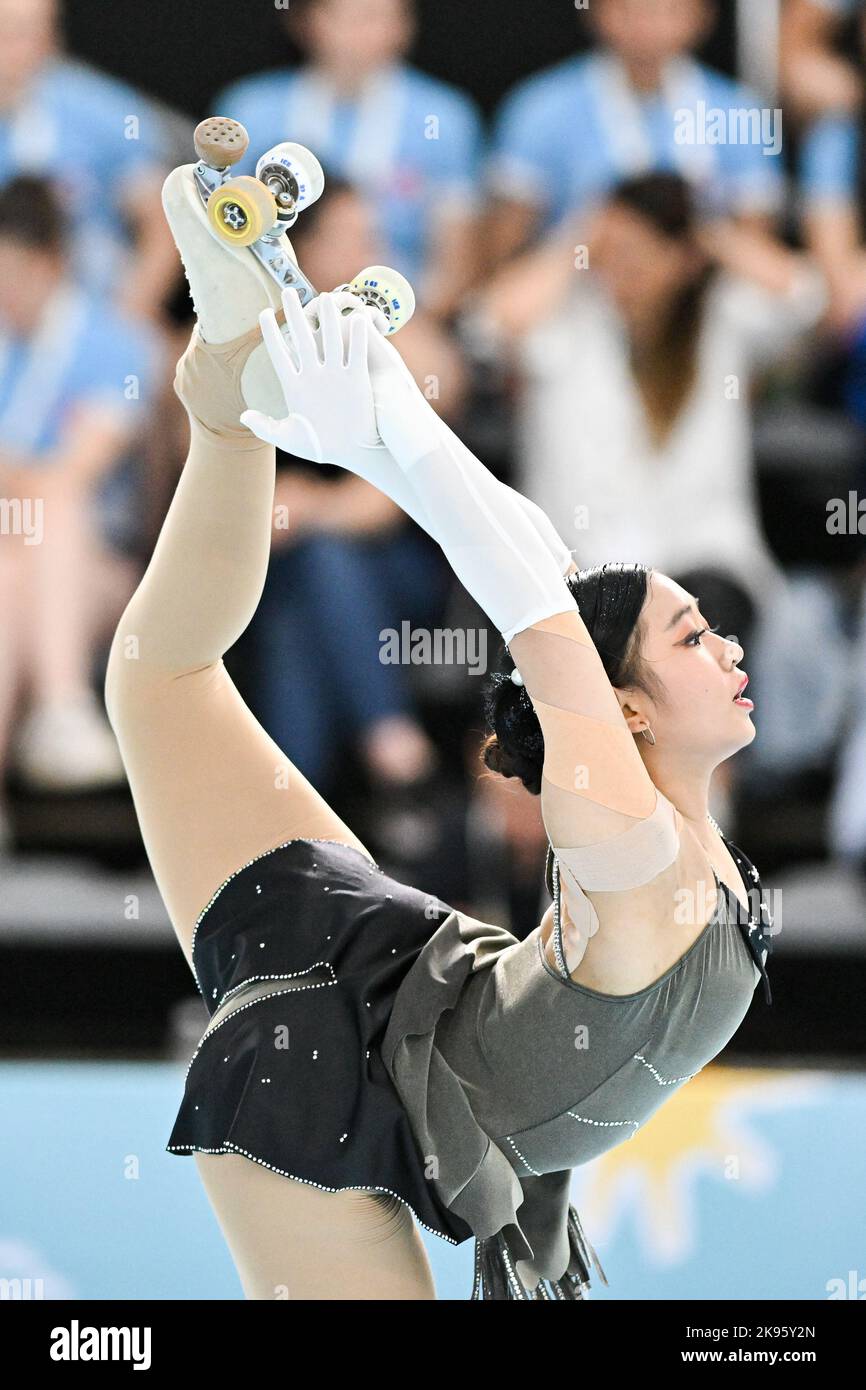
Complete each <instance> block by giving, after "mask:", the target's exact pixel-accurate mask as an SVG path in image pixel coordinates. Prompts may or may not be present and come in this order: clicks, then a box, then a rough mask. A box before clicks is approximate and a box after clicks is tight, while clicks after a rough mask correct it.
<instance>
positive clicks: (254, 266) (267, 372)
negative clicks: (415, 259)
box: [162, 116, 415, 417]
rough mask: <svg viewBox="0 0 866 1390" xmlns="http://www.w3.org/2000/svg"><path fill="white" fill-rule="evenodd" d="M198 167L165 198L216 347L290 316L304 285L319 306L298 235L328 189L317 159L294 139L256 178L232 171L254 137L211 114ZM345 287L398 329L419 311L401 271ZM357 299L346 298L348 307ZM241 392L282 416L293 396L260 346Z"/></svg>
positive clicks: (370, 272)
mask: <svg viewBox="0 0 866 1390" xmlns="http://www.w3.org/2000/svg"><path fill="white" fill-rule="evenodd" d="M194 142H195V151H196V154H197V156H198V162H197V163H196V164H184V165H181V166H180V167H179V168H177V169H174V170H173V171H172V173H171V174H169V176H168V178H167V179H166V181H165V184H164V185H163V191H162V203H163V208H164V210H165V215H166V218H167V220H168V224H169V226H170V228H171V231H172V235H173V236H174V239H175V242H176V243H177V247H178V250H179V251H180V256H181V260H182V262H183V266H184V271H185V273H186V277H187V280H188V282H189V287H190V293H191V295H192V300H193V306H194V308H195V312H196V316H197V318H198V327H199V332H200V334H201V337H202V339H203V340H204V342H206V343H211V344H220V343H227V342H231V341H232V340H234V339H236V338H238V337H239V336H240V335H241V334H244V333H248V332H249V331H250V330H251V329H253V328H255V327H257V325H258V318H259V314H260V313H261V311H262V310H263V309H266V308H269V307H270V308H273V309H274V310H275V311H277V313H278V316H279V317H280V320H281V321H282V307H281V296H282V292H283V291H284V290H286V289H292V290H295V291H296V292H297V294H298V297H299V298H300V300H301V303H302V304H304V305H306V304H309V303H310V301H311V300H312V299H314V298H315V297H316V295H317V294H318V293H319V291H318V290H316V289H315V288H314V286H313V285H312V284H311V283H310V281H309V280H308V279H307V277H306V276H305V275H304V273H303V271H302V270H301V267H300V266H299V265H298V260H297V257H296V256H295V253H294V250H293V249H292V243H291V241H290V240H289V236H288V232H289V230H290V229H291V228H292V227H293V226H294V224H295V222H296V221H297V219H298V217H299V216H300V214H301V213H302V212H303V210H304V209H305V208H307V207H309V206H310V205H311V204H312V203H314V202H315V201H316V199H317V198H319V197H321V194H322V191H323V189H324V186H325V176H324V174H323V172H322V166H321V165H320V163H319V161H318V160H317V159H316V157H315V155H313V154H311V152H310V151H309V150H307V149H305V148H304V146H303V145H296V144H293V143H291V142H289V141H286V142H284V143H283V144H280V145H275V146H274V148H273V149H271V150H268V151H267V153H266V154H263V155H262V157H261V159H260V160H259V161H258V164H257V166H256V174H255V177H252V176H251V175H238V176H234V175H233V174H232V169H233V167H234V165H236V164H237V163H238V161H239V160H240V159H242V158H243V156H244V155H245V153H246V151H247V148H248V146H249V136H248V135H247V132H246V130H245V129H244V127H243V126H242V125H241V124H240V122H239V121H233V120H230V119H229V118H227V117H223V116H211V117H209V118H208V119H207V120H205V121H202V122H201V124H200V125H198V126H197V127H196V130H195V135H194ZM336 288H337V289H338V290H343V291H347V292H348V294H349V295H351V296H353V297H354V298H356V299H358V300H360V301H362V302H363V303H365V304H369V305H372V306H374V307H375V308H377V309H379V310H380V311H381V312H382V313H383V314H384V316H385V319H386V320H387V323H388V333H389V334H391V333H396V332H397V330H398V329H399V328H401V327H402V326H403V324H405V323H407V322H408V321H409V319H410V318H411V317H412V314H413V312H414V308H415V297H414V295H413V293H412V288H411V286H410V285H409V283H408V281H407V280H406V279H404V277H403V276H402V275H400V274H399V273H398V272H397V271H394V270H389V269H387V267H384V266H371V267H369V268H368V269H366V270H363V271H361V272H360V274H359V275H357V276H356V277H355V279H354V280H352V281H351V283H349V284H348V285H339V286H337V287H336ZM351 308H352V304H351V301H349V300H348V299H347V300H346V307H345V309H344V312H345V313H349V312H351ZM241 391H242V394H243V397H244V400H245V401H246V403H247V405H248V406H249V408H250V409H252V410H260V411H263V412H264V413H265V414H267V415H273V416H276V417H279V416H281V415H283V414H284V413H285V400H284V396H283V392H282V389H281V387H280V385H279V383H278V381H277V378H276V375H275V374H274V371H273V368H272V366H271V362H270V358H269V357H268V353H267V349H266V348H265V346H264V344H263V343H260V344H259V345H258V346H257V347H256V348H255V349H254V351H253V352H252V353H251V354H250V356H249V359H248V360H247V363H246V365H245V367H244V370H243V376H242V379H241Z"/></svg>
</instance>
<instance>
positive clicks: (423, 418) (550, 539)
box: [241, 290, 573, 604]
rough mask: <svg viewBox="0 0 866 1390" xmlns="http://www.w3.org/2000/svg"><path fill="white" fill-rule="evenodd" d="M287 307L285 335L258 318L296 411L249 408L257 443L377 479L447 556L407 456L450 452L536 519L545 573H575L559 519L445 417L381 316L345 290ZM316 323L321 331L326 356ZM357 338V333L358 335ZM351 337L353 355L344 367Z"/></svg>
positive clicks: (287, 298)
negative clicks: (282, 414) (496, 469)
mask: <svg viewBox="0 0 866 1390" xmlns="http://www.w3.org/2000/svg"><path fill="white" fill-rule="evenodd" d="M283 305H284V309H285V314H286V323H287V326H288V329H289V335H288V337H287V336H285V335H284V334H283V332H282V331H281V329H280V327H279V325H278V324H277V322H276V317H275V315H274V312H273V310H272V309H267V310H265V311H264V312H263V313H262V314H261V315H260V322H261V326H262V334H263V337H264V341H265V344H266V347H267V350H268V355H269V356H270V359H271V362H272V363H273V366H274V370H275V371H276V373H277V376H278V379H279V381H280V383H281V384H282V386H283V391H284V393H285V396H286V403H287V406H288V409H289V414H288V415H287V417H286V418H285V419H284V420H272V419H270V417H268V416H266V415H262V414H260V413H259V412H257V411H253V410H247V411H245V412H244V413H243V415H242V416H241V421H242V423H243V424H245V425H247V426H248V428H249V429H251V430H252V431H253V433H254V434H256V435H258V437H259V438H260V439H265V440H267V441H268V442H269V443H273V444H276V445H278V446H279V447H280V448H283V449H285V450H287V451H288V452H290V453H292V454H295V455H296V456H297V457H299V458H307V459H311V460H312V461H313V462H317V463H322V462H331V463H336V464H339V465H340V466H341V467H343V468H347V469H348V470H349V471H350V472H353V473H355V474H357V476H358V477H361V478H364V479H365V480H366V481H367V482H369V483H372V484H373V486H374V487H377V488H379V490H380V491H381V492H383V493H385V495H386V496H387V497H390V498H391V499H392V500H393V501H394V502H396V503H397V505H398V506H399V507H400V508H401V509H402V510H403V511H404V512H406V514H407V515H408V516H410V517H412V519H413V520H414V521H415V522H416V523H417V524H418V525H419V526H420V527H421V528H422V529H423V530H424V531H426V532H427V534H428V535H430V536H432V538H433V539H434V540H435V541H437V542H438V544H439V545H441V546H442V549H443V550H444V551H445V553H446V554H448V546H447V542H446V538H445V535H443V534H441V524H437V523H434V522H433V521H432V520H431V515H430V512H429V509H428V506H427V505H426V504H425V502H424V500H423V499H422V498H421V496H419V493H418V490H417V489H416V487H414V486H413V483H412V480H411V477H410V475H409V473H408V472H407V471H406V464H405V460H406V459H407V458H409V457H411V458H412V459H413V460H417V459H418V458H420V457H422V456H424V454H429V453H431V452H435V451H436V450H437V449H444V450H446V451H447V457H448V459H449V462H450V463H451V465H452V466H453V465H454V463H457V464H458V466H459V468H460V469H461V470H462V472H463V473H464V474H465V475H466V476H467V477H474V478H475V479H476V480H477V479H478V478H479V477H481V478H482V480H483V487H484V490H485V491H486V492H487V494H488V495H492V494H493V493H495V492H498V493H500V494H501V495H502V504H501V505H505V506H506V507H508V508H510V509H511V510H512V511H513V510H514V509H518V510H519V511H520V512H521V513H522V521H521V523H520V524H521V525H522V526H523V527H525V526H526V522H527V521H528V522H530V523H531V525H532V527H533V530H534V535H533V536H532V548H533V551H534V552H536V553H539V552H540V551H541V549H542V548H543V550H544V551H546V554H545V555H544V559H543V568H544V569H549V567H550V562H551V559H552V560H553V562H554V564H555V566H556V569H557V572H558V575H559V577H560V579H561V578H562V576H564V575H565V574H567V573H568V571H569V569H570V568H572V564H573V562H572V557H571V552H570V551H569V550H568V548H567V547H566V545H565V542H564V541H563V540H562V539H561V537H560V536H559V534H558V533H557V531H556V529H555V528H554V526H553V524H552V522H551V521H550V520H549V518H548V517H547V516H546V514H545V513H544V512H543V511H542V510H541V508H540V507H538V506H536V504H535V503H534V502H531V501H530V500H529V499H528V498H526V497H523V496H522V494H521V493H519V492H516V491H515V490H514V489H512V488H509V487H508V486H507V485H506V484H505V483H501V482H499V481H498V480H497V479H496V478H494V477H493V475H492V474H491V473H489V472H488V470H487V469H486V468H485V467H484V465H483V464H482V463H480V462H479V460H478V459H476V458H475V456H474V455H473V454H472V453H471V451H470V450H469V449H467V448H466V446H465V445H464V444H463V443H462V441H461V440H460V439H459V438H458V437H457V435H455V434H454V432H453V431H452V430H450V429H449V428H448V426H447V425H446V424H445V423H444V422H443V421H442V420H440V419H439V417H438V416H437V415H436V413H435V411H434V410H433V409H432V407H431V406H430V404H429V402H428V401H427V400H426V399H425V397H424V395H423V394H422V392H421V391H420V390H419V388H418V386H417V385H416V383H415V380H414V378H413V377H412V374H411V372H410V371H409V369H408V367H407V366H406V364H405V362H404V361H403V359H402V357H401V356H400V354H399V352H397V350H396V349H395V348H394V347H393V345H392V344H391V343H390V342H388V341H386V339H385V337H384V333H385V331H386V330H387V323H386V321H385V319H384V316H383V315H381V314H380V313H379V312H378V310H375V309H373V308H372V307H371V306H369V305H366V304H364V302H363V301H362V300H360V299H359V298H357V297H356V296H354V295H351V294H348V293H347V292H345V291H335V292H334V293H333V294H330V295H329V294H321V295H319V296H318V297H317V298H316V299H314V300H312V301H311V302H310V303H309V304H307V306H306V308H305V309H302V308H301V305H300V300H299V299H298V296H297V294H296V293H295V292H294V291H293V290H287V291H285V292H284V295H283ZM344 309H351V310H352V311H353V312H352V313H351V314H348V315H346V314H343V313H342V312H341V310H344ZM367 318H369V319H370V320H371V322H372V326H373V329H374V331H372V332H369V331H367V330H366V329H363V328H361V329H359V328H358V327H357V326H355V324H353V320H355V321H357V320H365V319H367ZM347 319H348V324H347V322H346V320H347ZM314 325H320V332H321V340H322V353H321V357H320V355H319V350H318V347H317V343H316V339H315V332H316V329H315V328H314ZM353 334H355V335H357V336H355V337H354V338H353V336H352V335H353ZM364 337H366V351H365V354H364V356H363V357H362V356H361V353H360V351H359V342H363V341H364ZM346 338H348V346H349V351H348V360H347V361H346V362H345V363H344V353H343V344H344V339H346ZM353 343H354V345H355V347H354V351H353V348H352V344H353ZM368 364H369V367H368ZM353 411H357V412H358V416H357V419H354V418H353ZM377 411H378V413H379V414H380V416H381V418H382V419H383V420H384V421H385V424H384V426H383V428H385V429H386V431H387V432H388V436H389V442H390V443H391V445H392V447H393V448H394V449H395V451H396V450H397V449H399V450H400V453H401V462H400V463H398V462H397V460H396V459H395V457H394V454H392V452H391V450H390V449H388V448H386V447H385V444H384V443H383V442H382V440H381V438H380V436H379V433H378V427H377V423H376V421H377ZM358 420H360V422H361V424H360V428H359V426H358ZM446 531H447V528H446ZM539 542H540V546H539ZM566 594H567V591H566ZM567 602H568V597H566V604H567Z"/></svg>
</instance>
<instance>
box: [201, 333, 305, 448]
mask: <svg viewBox="0 0 866 1390" xmlns="http://www.w3.org/2000/svg"><path fill="white" fill-rule="evenodd" d="M276 318H277V322H278V323H285V314H284V313H283V310H282V309H280V310H279V311H278V312H277V315H276ZM261 343H262V330H261V328H260V327H259V325H258V324H256V325H255V327H253V328H250V329H249V330H248V331H247V332H246V333H242V334H241V335H240V337H238V338H232V339H230V341H229V342H227V343H206V342H205V340H204V338H202V336H201V331H200V329H199V327H198V324H196V326H195V328H194V329H193V332H192V337H191V338H190V341H189V345H188V346H187V348H186V351H185V352H184V353H183V355H182V357H181V358H180V360H179V362H178V364H177V370H176V372H175V378H174V390H175V394H176V395H177V397H178V399H179V400H180V401H181V403H182V404H183V406H184V408H185V410H186V412H187V415H188V416H189V419H190V428H192V429H195V430H197V431H198V432H199V433H200V434H203V435H204V436H205V437H206V438H207V441H208V443H209V444H211V445H213V446H214V447H216V448H220V449H230V450H232V451H233V452H240V453H255V452H258V451H259V450H261V449H262V448H265V447H268V446H266V445H263V444H262V441H261V440H260V439H259V438H257V436H256V435H254V434H253V432H252V430H248V429H247V427H246V425H242V424H241V423H240V417H241V415H242V413H243V412H244V411H245V410H246V409H247V403H246V401H245V400H244V397H243V393H242V391H241V377H242V375H243V370H244V367H245V366H246V364H247V361H248V359H249V358H250V356H251V355H252V353H253V352H254V351H255V349H256V347H258V346H259V345H260V344H261Z"/></svg>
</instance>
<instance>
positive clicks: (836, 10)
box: [779, 0, 862, 120]
mask: <svg viewBox="0 0 866 1390" xmlns="http://www.w3.org/2000/svg"><path fill="white" fill-rule="evenodd" d="M860 8H861V0H783V4H782V16H781V25H780V34H779V39H780V42H779V77H780V81H781V89H782V97H783V99H784V101H785V102H786V104H790V107H791V111H792V112H793V113H794V114H795V115H796V116H798V117H799V118H800V119H801V120H812V119H814V118H815V117H816V116H822V115H826V114H828V113H829V112H835V113H837V114H841V113H843V112H844V113H849V114H850V113H852V112H854V111H856V110H858V109H859V107H860V104H861V101H862V88H861V82H860V74H859V72H858V70H857V66H856V64H855V63H852V62H850V61H849V59H848V58H847V57H846V56H845V55H844V54H843V53H842V52H840V51H839V40H840V39H841V37H842V35H843V33H844V29H845V22H846V21H847V20H849V19H851V18H852V17H854V16H856V14H857V11H858V10H859V9H860Z"/></svg>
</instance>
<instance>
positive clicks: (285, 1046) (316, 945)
mask: <svg viewBox="0 0 866 1390" xmlns="http://www.w3.org/2000/svg"><path fill="white" fill-rule="evenodd" d="M450 911H451V909H450V908H449V907H447V906H446V905H445V904H444V903H442V902H441V901H440V900H439V899H438V898H436V897H433V896H431V895H429V894H425V893H423V892H421V891H419V890H418V889H415V888H410V887H408V886H407V885H406V884H403V883H399V882H397V881H396V880H394V879H392V878H389V877H388V876H387V875H386V874H385V873H384V872H383V871H382V870H381V869H380V868H378V867H377V866H376V865H374V864H372V863H371V861H370V860H369V859H367V857H366V855H364V854H362V853H361V852H360V850H357V849H354V848H352V846H350V845H346V844H342V843H338V842H336V841H333V840H307V839H297V840H290V841H288V842H287V843H286V844H283V845H280V846H279V847H278V848H277V849H273V850H270V851H268V852H267V853H265V854H262V855H260V856H258V857H257V858H256V859H254V860H252V861H251V862H250V863H248V864H245V865H244V866H243V868H241V869H239V870H238V871H237V872H236V873H234V874H233V875H232V876H231V877H230V878H229V879H227V880H226V882H225V883H224V884H222V885H221V887H220V888H219V889H217V891H216V893H215V894H214V896H213V898H212V899H211V901H210V902H209V904H208V905H207V907H206V908H205V909H204V911H203V912H202V914H201V916H200V917H199V919H198V922H197V924H196V929H195V933H194V936H193V948H192V963H193V970H194V972H195V976H196V981H197V983H198V987H199V989H200V991H201V993H202V995H203V997H204V1000H205V1004H206V1005H207V1008H208V1012H209V1014H211V1016H212V1015H213V1014H215V1013H216V1011H217V1010H218V1009H219V1008H220V1006H221V1005H222V1004H223V1003H225V1002H226V1000H227V999H229V998H230V997H232V996H233V995H234V994H236V993H240V992H241V991H242V990H243V989H244V987H245V986H248V985H249V983H250V982H252V981H261V980H268V981H272V982H278V981H282V980H285V985H286V987H285V989H281V988H280V987H279V985H276V986H275V990H274V992H271V993H268V994H264V995H261V996H259V997H257V998H254V999H252V1000H251V1002H249V1003H246V1004H243V1003H240V1004H239V1005H238V1007H237V1008H236V1009H234V1010H233V1011H232V1012H231V1013H229V1014H228V1015H227V1016H226V1017H225V1018H224V1019H223V1021H222V1022H219V1023H217V1024H216V1025H215V1026H214V1027H213V1029H212V1031H211V1032H210V1033H208V1034H206V1035H205V1036H204V1037H203V1038H202V1040H201V1042H200V1043H199V1046H198V1048H197V1049H196V1052H195V1054H194V1055H193V1058H192V1061H191V1062H190V1065H189V1068H188V1071H187V1074H186V1080H185V1085H184V1094H183V1100H182V1102H181V1105H180V1109H179V1111H178V1115H177V1119H176V1120H175V1124H174V1128H173V1130H172V1133H171V1137H170V1139H169V1141H168V1144H167V1145H166V1148H167V1150H168V1151H169V1152H170V1153H175V1154H181V1155H183V1154H187V1155H188V1154H190V1153H191V1152H192V1151H193V1150H198V1151H201V1152H203V1153H238V1154H242V1155H243V1156H244V1157H246V1158H248V1159H251V1160H253V1161H255V1162H257V1163H261V1164H263V1165H264V1166H265V1167H266V1168H271V1169H272V1170H273V1171H274V1172H277V1173H281V1174H283V1175H284V1176H285V1177H290V1178H295V1179H299V1180H300V1181H302V1182H307V1183H311V1184H312V1185H313V1186H315V1187H320V1188H323V1189H325V1190H327V1191H340V1190H343V1189H345V1188H369V1189H373V1190H376V1191H379V1192H382V1193H389V1194H391V1195H393V1196H396V1197H398V1198H399V1199H400V1200H401V1201H402V1202H404V1203H405V1204H406V1205H407V1206H408V1207H409V1208H410V1210H411V1211H412V1214H413V1215H414V1217H415V1218H416V1220H417V1221H419V1222H420V1224H421V1225H422V1226H424V1227H425V1228H426V1229H427V1230H429V1231H431V1232H433V1233H434V1234H435V1235H438V1236H441V1237H442V1238H443V1239H444V1240H448V1241H450V1242H451V1243H452V1244H459V1243H461V1242H462V1241H464V1240H468V1239H471V1237H472V1234H473V1233H472V1230H471V1229H470V1227H469V1226H468V1225H467V1224H466V1223H465V1222H464V1221H462V1220H461V1219H460V1218H459V1217H457V1216H456V1215H455V1214H454V1213H453V1212H449V1211H448V1209H447V1208H446V1207H445V1206H444V1205H443V1204H442V1203H441V1202H440V1201H438V1200H437V1197H436V1192H435V1188H434V1184H433V1183H432V1182H431V1181H430V1179H429V1178H428V1177H427V1176H426V1175H425V1158H424V1155H423V1154H422V1153H420V1151H419V1147H418V1144H417V1142H416V1140H415V1138H414V1135H413V1133H412V1130H411V1128H410V1125H409V1122H408V1118H407V1115H406V1112H405V1110H404V1108H403V1105H402V1103H401V1101H400V1097H399V1095H398V1094H397V1091H396V1089H395V1087H394V1084H393V1082H392V1081H391V1078H390V1077H389V1075H388V1073H387V1071H386V1069H385V1066H384V1064H383V1062H382V1058H381V1055H380V1046H381V1042H382V1038H383V1036H384V1033H385V1030H386V1028H387V1026H388V1021H389V1018H390V1015H391V1009H392V1005H393V1001H394V998H395V995H396V993H397V991H398V989H399V987H400V984H401V982H402V980H403V978H404V977H405V975H406V973H407V971H408V970H409V969H410V967H411V966H412V964H413V963H414V961H415V959H416V957H417V955H418V953H419V952H420V951H421V949H422V947H423V946H424V945H425V944H426V942H427V941H428V940H429V938H430V937H431V936H432V935H433V933H434V932H435V931H436V929H437V927H438V926H439V925H440V923H441V922H442V921H444V920H445V918H446V917H447V916H448V915H449V913H450Z"/></svg>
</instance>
